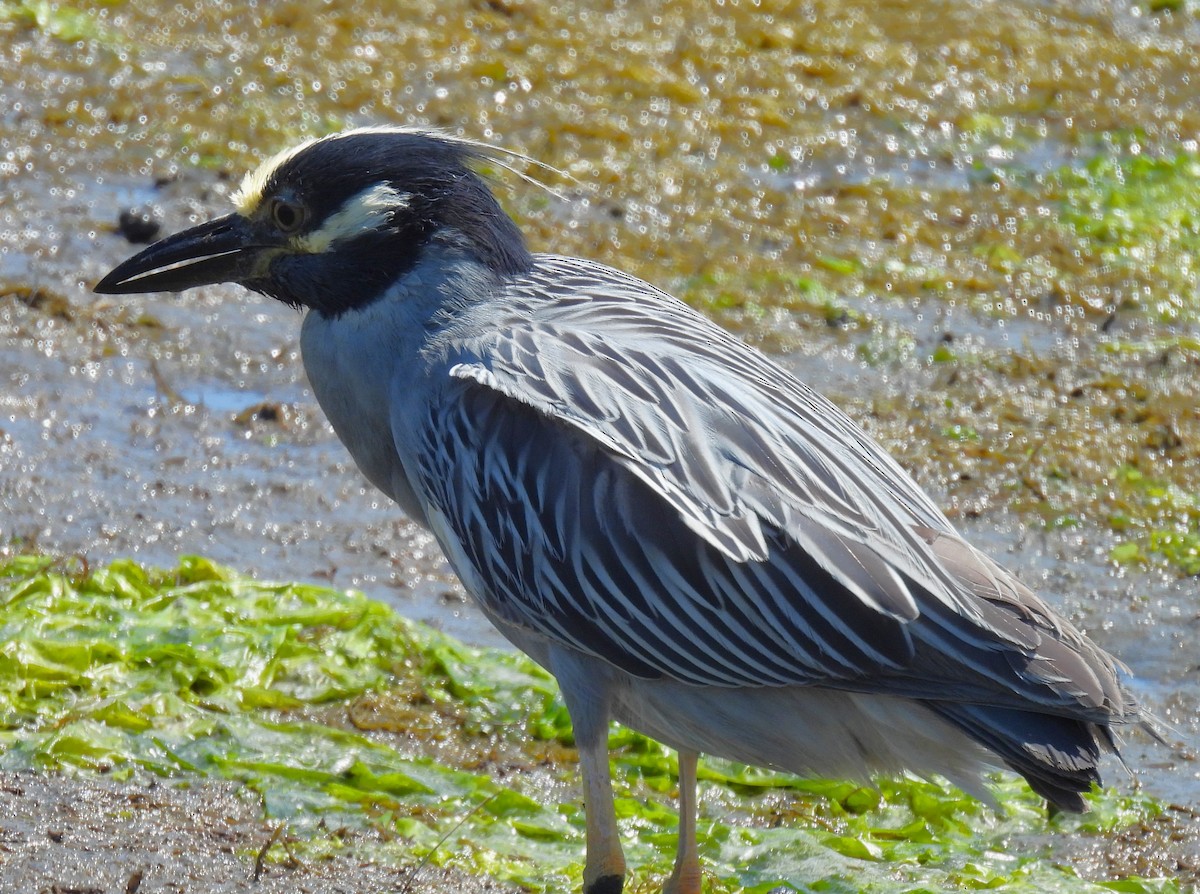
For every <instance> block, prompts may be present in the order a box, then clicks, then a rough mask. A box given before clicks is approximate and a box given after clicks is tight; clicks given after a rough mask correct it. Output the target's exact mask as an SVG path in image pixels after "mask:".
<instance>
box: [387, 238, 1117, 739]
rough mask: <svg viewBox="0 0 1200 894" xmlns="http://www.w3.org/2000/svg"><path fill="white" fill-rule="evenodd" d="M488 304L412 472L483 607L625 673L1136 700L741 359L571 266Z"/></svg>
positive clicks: (809, 411) (760, 363) (668, 308)
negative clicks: (500, 303) (484, 321)
mask: <svg viewBox="0 0 1200 894" xmlns="http://www.w3.org/2000/svg"><path fill="white" fill-rule="evenodd" d="M503 300H504V304H505V306H506V308H508V312H509V317H508V318H507V322H506V323H505V325H501V326H497V325H495V310H494V309H492V308H489V309H487V310H488V312H489V313H491V314H492V317H491V319H490V321H489V322H490V325H489V326H484V325H481V324H480V321H479V320H467V321H466V323H465V324H464V325H465V326H466V327H467V328H468V329H469V330H470V332H471V336H470V338H467V337H462V338H459V339H457V340H455V338H454V337H453V336H454V333H453V332H450V334H449V336H448V337H447V344H448V345H449V347H446V348H445V357H444V360H443V361H442V362H443V363H444V372H445V374H446V383H445V386H444V389H443V393H442V395H441V398H442V399H440V400H439V401H437V402H436V405H435V408H434V409H433V410H432V411H431V415H430V418H429V419H428V420H427V424H426V425H425V426H424V427H423V428H422V430H421V432H420V433H419V437H418V438H417V440H418V442H419V444H420V447H419V449H420V452H421V456H420V458H419V461H418V462H416V463H414V464H413V466H414V467H415V468H417V469H418V470H420V471H419V474H420V477H421V482H420V486H419V487H418V491H419V492H420V493H422V495H423V499H425V500H426V501H428V503H429V504H430V505H431V506H432V507H433V508H434V509H435V510H436V514H437V517H438V518H439V519H442V520H444V521H443V524H444V525H446V526H448V530H447V531H446V532H445V534H444V536H446V537H450V538H453V540H454V546H455V549H452V550H448V552H449V553H450V554H452V555H453V554H457V555H459V556H461V557H462V558H461V560H460V561H462V562H465V563H467V564H468V565H469V566H470V567H469V568H466V569H459V571H460V574H462V575H463V577H464V579H465V580H474V581H477V582H478V583H477V585H476V586H475V587H473V589H475V590H477V591H478V592H476V593H475V595H476V596H477V597H478V598H480V599H481V600H482V601H483V602H484V604H485V606H486V607H487V609H488V610H489V611H490V612H491V613H493V614H494V615H495V616H496V617H498V618H500V619H502V620H503V621H505V622H506V623H509V624H513V625H517V626H519V627H522V628H525V629H531V630H535V631H538V632H540V633H542V634H543V635H545V636H548V637H550V638H551V639H554V640H556V641H559V642H563V643H566V644H569V645H571V646H572V647H574V648H578V649H580V650H582V651H585V652H588V653H591V654H594V655H597V656H600V657H602V658H604V659H606V660H608V661H610V662H611V663H613V664H615V665H617V666H619V667H622V668H624V669H625V670H627V671H629V672H630V673H633V674H635V675H639V676H645V677H655V676H669V677H673V678H675V679H678V680H683V681H686V682H691V683H697V684H707V685H717V686H742V685H788V684H802V685H805V684H815V683H820V684H823V685H832V686H841V687H844V688H849V689H854V688H857V687H863V688H869V689H870V690H871V691H876V692H893V693H896V694H902V695H908V696H912V697H923V698H937V699H945V700H950V701H953V700H960V701H972V700H974V701H979V702H983V703H987V704H995V705H999V706H1001V707H1003V706H1005V705H1011V706H1013V707H1019V706H1021V705H1022V704H1025V703H1026V702H1027V701H1028V700H1033V701H1035V702H1037V703H1040V704H1042V705H1045V706H1046V707H1047V710H1051V711H1063V712H1064V713H1067V712H1070V711H1077V710H1078V709H1079V707H1080V705H1082V706H1083V708H1084V709H1085V710H1092V709H1094V710H1095V712H1096V714H1097V717H1100V716H1101V715H1102V714H1103V715H1105V716H1107V713H1108V712H1111V711H1113V710H1114V706H1115V709H1116V711H1117V712H1118V713H1127V712H1133V711H1135V710H1136V708H1135V706H1134V705H1133V703H1132V697H1131V696H1129V695H1128V694H1127V693H1125V691H1124V690H1123V688H1122V687H1121V686H1120V683H1119V680H1118V676H1119V672H1120V669H1119V668H1117V667H1115V666H1114V665H1113V663H1112V662H1111V660H1110V659H1108V658H1107V656H1105V655H1104V654H1103V653H1102V652H1100V651H1099V650H1098V649H1096V648H1095V647H1094V646H1092V645H1091V644H1090V643H1089V642H1088V641H1087V640H1086V639H1084V638H1083V637H1082V636H1081V635H1079V634H1078V633H1076V632H1075V631H1073V630H1071V629H1069V628H1067V627H1065V626H1064V624H1065V622H1061V621H1060V620H1058V619H1057V618H1056V616H1055V615H1054V614H1053V613H1052V612H1051V611H1050V610H1049V609H1048V608H1047V607H1046V606H1045V605H1044V604H1043V603H1041V602H1040V600H1038V599H1037V597H1036V596H1035V595H1034V594H1033V593H1032V592H1030V591H1029V590H1028V589H1026V588H1024V587H1022V586H1021V585H1020V584H1019V583H1018V582H1016V580H1015V578H1013V577H1012V576H1011V575H1010V574H1009V573H1008V572H1006V571H1004V570H1003V569H1001V568H1000V567H999V566H997V565H995V563H992V562H991V561H990V560H987V559H986V558H985V557H983V556H982V555H981V554H980V553H978V552H976V551H975V550H973V549H972V548H971V547H970V546H969V545H967V544H966V543H965V542H964V541H962V540H961V538H959V537H958V536H957V534H955V532H954V531H953V529H952V527H951V526H950V524H949V523H948V522H947V520H946V519H945V517H944V516H943V515H942V514H941V512H940V511H939V510H938V509H937V507H936V506H935V505H934V504H933V503H932V502H931V501H930V500H929V499H928V497H927V496H925V494H924V493H923V492H922V491H921V489H920V488H919V487H918V486H917V485H916V484H915V482H913V481H912V479H911V478H910V477H909V476H908V475H907V474H906V473H905V472H904V471H903V470H901V469H900V468H899V466H897V465H896V463H895V462H894V461H893V460H892V459H891V458H890V457H888V456H887V454H885V453H884V452H883V451H882V450H881V449H880V448H879V447H878V446H877V445H876V444H875V443H874V442H873V441H871V440H870V438H868V437H867V436H866V435H865V434H864V433H863V432H862V431H861V430H860V429H859V428H858V427H857V426H856V425H854V423H853V422H851V421H850V420H849V418H848V417H846V416H845V414H843V413H842V412H841V411H840V410H838V409H837V408H836V407H834V406H833V405H832V404H830V403H829V402H828V401H826V400H824V399H823V398H821V397H820V396H819V395H817V394H816V393H815V392H813V391H811V390H810V389H808V388H807V387H806V386H804V385H803V384H801V383H800V382H798V381H797V380H796V379H794V378H793V377H791V376H790V375H788V374H787V373H786V372H784V371H783V370H781V369H780V368H779V367H777V366H776V365H774V364H773V363H772V362H771V361H769V360H768V359H767V358H765V357H764V356H763V355H762V354H760V353H758V352H757V351H754V350H753V349H751V348H748V347H747V346H745V345H744V344H743V343H741V342H739V341H737V340H736V339H734V338H733V337H732V336H729V335H728V334H727V333H725V332H724V331H723V330H721V329H720V328H719V327H716V326H714V325H713V324H711V323H710V322H708V321H707V320H705V319H704V318H703V317H701V316H700V315H698V314H696V313H695V312H693V311H691V310H690V309H689V308H687V307H686V306H684V305H682V304H681V303H679V302H677V301H675V299H672V298H670V297H669V296H667V295H666V294H665V293H661V292H658V291H656V290H653V289H652V288H651V287H649V286H647V285H646V284H645V283H642V282H640V281H639V280H636V279H633V278H630V277H626V276H624V275H623V274H620V273H618V272H617V271H612V270H609V269H607V268H602V267H598V266H597V265H592V264H588V263H587V262H581V261H573V260H570V259H558V258H545V257H543V258H540V259H539V263H538V265H537V266H536V267H535V268H534V271H533V273H531V274H529V275H528V276H526V277H523V278H521V279H519V280H517V281H516V282H515V283H514V284H512V285H511V286H510V287H509V290H508V292H507V293H506V294H505V295H504V296H503ZM514 308H515V310H514ZM481 331H482V332H484V333H485V334H484V335H482V336H481V335H480V334H479V333H480V332H481ZM399 424H401V423H400V421H399V420H396V421H395V422H394V425H399ZM405 437H406V438H408V440H409V441H411V438H409V437H408V435H406V436H405ZM397 439H398V442H399V440H400V436H399V435H397ZM464 572H465V573H464Z"/></svg>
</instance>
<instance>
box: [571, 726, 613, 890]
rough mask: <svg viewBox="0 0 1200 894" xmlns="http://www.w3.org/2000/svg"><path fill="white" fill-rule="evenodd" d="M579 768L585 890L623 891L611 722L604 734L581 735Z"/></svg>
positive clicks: (578, 737) (576, 733)
mask: <svg viewBox="0 0 1200 894" xmlns="http://www.w3.org/2000/svg"><path fill="white" fill-rule="evenodd" d="M575 745H576V747H577V748H578V749H579V769H580V772H581V773H582V774H583V808H584V813H585V814H586V816H587V862H586V863H585V865H584V868H583V894H621V889H622V887H623V886H624V884H625V855H624V854H623V853H622V852H621V839H620V836H619V834H618V832H617V812H616V808H615V807H614V806H613V791H612V779H611V777H610V776H609V771H608V724H607V723H605V724H604V726H603V735H601V736H598V737H595V738H593V739H592V740H590V741H584V740H581V739H580V736H579V729H578V727H576V729H575Z"/></svg>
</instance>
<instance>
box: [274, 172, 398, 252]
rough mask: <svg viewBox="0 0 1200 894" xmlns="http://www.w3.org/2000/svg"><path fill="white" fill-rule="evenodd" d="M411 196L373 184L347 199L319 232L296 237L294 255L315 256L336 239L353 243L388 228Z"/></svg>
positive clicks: (322, 225) (385, 186)
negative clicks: (295, 251)
mask: <svg viewBox="0 0 1200 894" xmlns="http://www.w3.org/2000/svg"><path fill="white" fill-rule="evenodd" d="M411 200H412V194H411V193H407V192H400V191H399V190H397V189H393V188H392V187H391V186H389V185H388V184H386V183H376V184H375V185H374V186H371V187H368V188H367V189H364V190H363V191H362V192H360V193H358V194H357V195H355V196H351V197H350V198H349V199H347V200H346V201H345V202H344V203H343V204H342V207H341V208H339V209H338V210H337V211H335V212H334V213H333V214H331V215H330V216H329V217H328V218H326V219H325V222H324V223H323V224H321V226H320V228H318V229H316V230H314V231H313V232H311V233H307V234H305V235H303V236H298V237H297V238H296V239H294V240H293V242H292V244H293V245H294V246H295V247H296V249H297V250H298V251H306V252H311V253H313V254H318V253H320V252H323V251H325V250H326V249H328V248H329V246H331V245H333V243H335V242H337V241H338V240H339V239H353V238H354V237H355V236H360V235H362V234H363V233H364V232H366V231H368V230H377V229H381V228H383V227H385V226H387V225H388V223H389V222H390V221H391V218H392V215H393V214H395V213H396V212H397V211H402V210H404V209H405V208H407V207H408V204H409V202H410V201H411Z"/></svg>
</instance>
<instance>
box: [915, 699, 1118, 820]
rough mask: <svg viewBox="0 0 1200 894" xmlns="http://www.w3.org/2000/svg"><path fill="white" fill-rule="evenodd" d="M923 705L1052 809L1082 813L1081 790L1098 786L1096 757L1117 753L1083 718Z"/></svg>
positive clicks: (1103, 732)
mask: <svg viewBox="0 0 1200 894" xmlns="http://www.w3.org/2000/svg"><path fill="white" fill-rule="evenodd" d="M926 704H927V705H928V707H929V708H930V709H931V710H933V711H934V712H936V713H937V714H939V715H940V716H942V717H944V718H945V719H946V720H948V721H950V722H951V723H953V724H954V725H955V726H957V727H958V728H959V729H961V730H962V731H963V732H965V733H966V734H967V735H968V736H970V737H971V738H972V739H974V740H975V741H976V742H978V743H979V744H981V745H983V746H984V747H985V748H987V749H989V750H990V751H992V752H993V753H995V754H996V755H997V756H998V757H999V758H1000V759H1001V760H1003V761H1004V763H1005V764H1007V765H1008V766H1009V767H1011V768H1012V769H1013V770H1015V771H1016V772H1018V773H1020V774H1021V775H1022V776H1024V777H1025V779H1026V780H1027V781H1028V782H1029V787H1030V788H1032V789H1033V790H1034V791H1035V792H1037V793H1038V794H1039V795H1041V796H1042V797H1044V798H1045V799H1046V800H1047V801H1049V802H1050V803H1051V804H1053V805H1054V806H1055V807H1058V808H1060V809H1062V810H1067V811H1070V812H1072V813H1084V812H1086V811H1087V809H1088V806H1087V802H1086V801H1084V799H1083V792H1087V791H1090V790H1091V788H1092V786H1093V785H1096V784H1098V783H1099V782H1100V772H1099V769H1098V765H1099V762H1100V756H1101V754H1102V753H1103V752H1105V751H1111V752H1113V753H1116V751H1117V748H1116V743H1115V741H1114V740H1113V737H1112V733H1111V732H1110V731H1109V730H1108V729H1107V728H1106V727H1104V726H1101V725H1099V724H1096V723H1092V722H1090V721H1087V720H1082V719H1078V718H1074V719H1073V718H1070V717H1058V716H1055V715H1053V714H1040V713H1037V712H1033V711H1023V710H1020V709H1016V708H1001V707H993V706H989V705H971V704H960V703H953V702H926Z"/></svg>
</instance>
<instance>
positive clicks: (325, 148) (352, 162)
mask: <svg viewBox="0 0 1200 894" xmlns="http://www.w3.org/2000/svg"><path fill="white" fill-rule="evenodd" d="M486 158H487V156H486V150H485V149H481V148H479V147H476V146H474V145H472V144H470V143H466V142H462V141H458V140H454V139H451V138H447V137H442V136H438V135H434V134H430V133H422V132H416V131H406V130H395V129H365V130H358V131H349V132H347V133H344V134H338V135H335V136H332V137H326V138H324V139H320V140H316V141H314V142H312V143H309V144H307V145H305V146H303V147H301V148H300V149H298V150H296V151H294V152H292V153H289V154H287V155H286V156H285V157H284V158H283V159H282V160H281V161H279V162H278V163H277V164H275V165H274V167H273V168H271V170H270V171H269V173H267V174H266V176H265V177H263V176H262V175H261V174H259V175H258V176H259V177H260V182H261V183H262V186H261V189H260V194H259V196H258V197H256V201H264V200H268V199H269V198H270V197H272V196H276V195H286V196H289V197H293V198H296V199H298V200H300V201H301V202H302V203H303V204H304V205H306V206H307V211H308V224H307V226H306V230H307V231H308V232H311V233H319V232H320V231H321V229H322V227H323V226H325V225H326V224H327V223H328V222H329V221H330V220H331V219H333V218H334V217H335V216H336V215H338V214H339V213H341V212H344V211H345V210H346V208H347V203H349V202H353V201H354V200H355V199H356V197H360V196H362V195H363V193H364V192H365V191H368V190H371V189H372V188H373V187H378V186H380V185H386V186H387V187H388V188H389V189H390V190H391V191H394V192H395V193H396V194H397V195H398V196H399V197H401V198H402V203H400V204H398V205H397V207H396V208H394V209H393V210H392V211H391V212H390V215H389V218H390V220H389V224H388V227H386V228H384V229H387V230H392V231H394V232H395V234H396V236H397V237H401V238H403V239H405V240H407V242H408V244H407V245H406V246H405V247H404V251H402V252H401V253H402V254H406V255H407V254H410V253H412V251H413V250H414V249H416V248H419V247H420V245H422V244H423V243H424V242H426V241H427V240H428V239H429V238H431V237H432V236H433V235H434V234H435V233H437V232H438V231H442V230H453V231H455V235H456V236H458V237H461V238H462V239H463V240H464V241H465V243H466V245H468V246H469V247H470V249H471V250H473V251H474V252H475V253H476V254H477V255H478V257H479V260H480V261H482V262H483V263H484V264H486V265H487V266H488V267H490V268H492V269H493V270H495V271H496V272H497V273H499V274H502V275H511V274H515V273H520V272H522V271H524V270H527V269H528V268H529V265H530V263H531V258H530V255H529V251H528V249H527V248H526V247H525V240H524V238H523V237H522V235H521V232H520V230H518V229H517V227H516V225H515V224H514V223H513V222H512V220H511V219H510V218H509V217H508V215H506V214H505V213H504V211H503V210H502V209H501V208H500V206H499V204H498V203H497V202H496V199H495V198H494V197H493V195H492V193H491V191H490V190H489V189H488V187H487V184H486V183H485V182H484V180H483V178H482V177H480V175H479V174H477V173H476V172H475V171H474V170H473V167H472V166H473V165H474V164H476V163H478V162H481V161H485V160H486ZM268 164H270V163H269V162H268ZM244 200H245V198H244V197H243V201H244ZM363 235H364V236H368V237H369V238H374V234H371V233H366V232H364V233H363ZM341 241H342V242H343V243H345V244H346V246H347V247H349V243H351V242H353V237H350V238H344V239H342V240H341ZM398 247H399V246H397V248H398ZM336 248H337V246H336V245H335V246H334V249H335V250H336ZM360 253H361V252H360ZM375 254H376V252H375V251H373V252H372V253H371V254H370V255H368V256H367V257H368V258H369V257H372V256H375ZM364 260H365V259H364ZM396 272H397V273H399V271H396Z"/></svg>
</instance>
